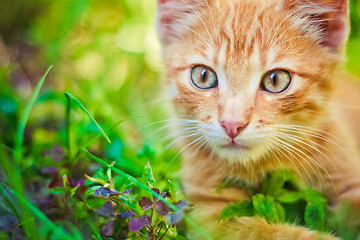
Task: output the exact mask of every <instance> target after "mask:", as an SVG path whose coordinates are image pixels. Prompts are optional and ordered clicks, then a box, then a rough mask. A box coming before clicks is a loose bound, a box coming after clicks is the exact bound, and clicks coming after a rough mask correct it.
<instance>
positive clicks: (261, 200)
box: [252, 193, 279, 223]
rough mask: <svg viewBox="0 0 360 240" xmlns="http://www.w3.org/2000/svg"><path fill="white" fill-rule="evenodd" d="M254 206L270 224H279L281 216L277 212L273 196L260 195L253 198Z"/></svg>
mask: <svg viewBox="0 0 360 240" xmlns="http://www.w3.org/2000/svg"><path fill="white" fill-rule="evenodd" d="M252 199H253V206H254V209H255V212H256V213H257V214H258V215H259V216H260V217H262V218H265V219H266V221H267V222H269V223H276V222H279V215H278V213H277V211H276V207H275V202H274V198H273V197H271V196H266V197H265V196H264V195H263V194H261V193H258V194H256V195H254V196H253V198H252Z"/></svg>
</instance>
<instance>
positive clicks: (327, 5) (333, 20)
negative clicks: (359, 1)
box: [284, 0, 350, 52]
mask: <svg viewBox="0 0 360 240" xmlns="http://www.w3.org/2000/svg"><path fill="white" fill-rule="evenodd" d="M284 3H285V7H286V8H288V9H290V10H291V11H293V14H294V15H295V16H298V17H299V18H300V19H302V20H304V26H303V30H304V31H305V33H310V34H311V33H313V34H317V38H318V40H319V42H320V44H322V45H323V46H326V47H328V48H330V50H332V51H334V52H336V51H338V50H341V49H342V48H343V47H344V45H345V43H346V40H347V37H348V34H349V29H350V27H349V7H348V5H349V4H348V0H284Z"/></svg>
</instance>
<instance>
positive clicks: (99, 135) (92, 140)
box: [84, 120, 125, 148]
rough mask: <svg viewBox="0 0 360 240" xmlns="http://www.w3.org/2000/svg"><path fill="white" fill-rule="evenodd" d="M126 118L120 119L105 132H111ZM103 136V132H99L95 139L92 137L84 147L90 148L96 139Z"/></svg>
mask: <svg viewBox="0 0 360 240" xmlns="http://www.w3.org/2000/svg"><path fill="white" fill-rule="evenodd" d="M124 121H125V120H120V121H118V122H117V123H115V124H114V125H113V126H112V127H110V128H108V129H106V130H105V132H110V131H111V130H113V129H114V128H115V127H116V126H117V125H119V124H120V123H122V122H124ZM101 136H102V133H99V134H97V135H96V136H95V137H94V138H93V139H91V140H90V141H89V142H88V143H86V144H85V146H84V148H88V147H89V146H90V145H91V144H93V143H94V142H95V141H96V140H98V139H99V138H100V137H101Z"/></svg>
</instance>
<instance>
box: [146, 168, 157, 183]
mask: <svg viewBox="0 0 360 240" xmlns="http://www.w3.org/2000/svg"><path fill="white" fill-rule="evenodd" d="M145 178H146V180H147V181H148V183H149V184H150V186H153V184H154V183H155V178H154V174H153V171H152V168H151V166H150V163H149V162H148V163H147V165H146V166H145Z"/></svg>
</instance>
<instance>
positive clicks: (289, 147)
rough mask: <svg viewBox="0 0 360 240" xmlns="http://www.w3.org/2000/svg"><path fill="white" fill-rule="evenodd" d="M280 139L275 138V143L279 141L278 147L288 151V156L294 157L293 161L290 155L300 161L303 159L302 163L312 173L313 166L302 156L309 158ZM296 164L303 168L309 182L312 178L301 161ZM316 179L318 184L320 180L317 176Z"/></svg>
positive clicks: (278, 137)
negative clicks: (298, 158) (280, 146)
mask: <svg viewBox="0 0 360 240" xmlns="http://www.w3.org/2000/svg"><path fill="white" fill-rule="evenodd" d="M280 138H281V136H277V138H276V139H277V141H279V143H280V145H282V147H283V148H284V149H287V150H288V151H290V152H289V154H291V155H292V156H293V157H294V159H296V157H295V156H294V155H293V154H292V153H294V154H296V155H297V156H298V157H300V158H301V159H303V160H304V162H305V163H307V165H308V166H309V167H310V168H311V169H312V170H313V171H314V168H313V166H312V165H311V164H310V163H309V161H308V160H307V159H306V158H305V157H304V156H306V157H307V158H309V156H308V155H307V154H305V153H304V152H303V151H301V150H299V149H298V148H296V147H295V146H292V145H291V144H289V143H287V142H285V141H282V140H281V139H280ZM298 152H300V153H301V154H303V155H304V156H302V155H300V154H299V153H298ZM297 162H298V163H299V164H300V165H301V167H302V168H303V170H304V171H305V172H306V174H307V176H308V177H309V178H308V179H309V180H310V181H311V179H312V177H311V175H310V173H309V172H308V170H307V169H306V168H305V166H304V165H303V164H302V162H301V161H297ZM316 176H317V175H316ZM317 178H318V180H319V182H320V179H319V177H318V176H317ZM311 185H313V184H312V183H311Z"/></svg>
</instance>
